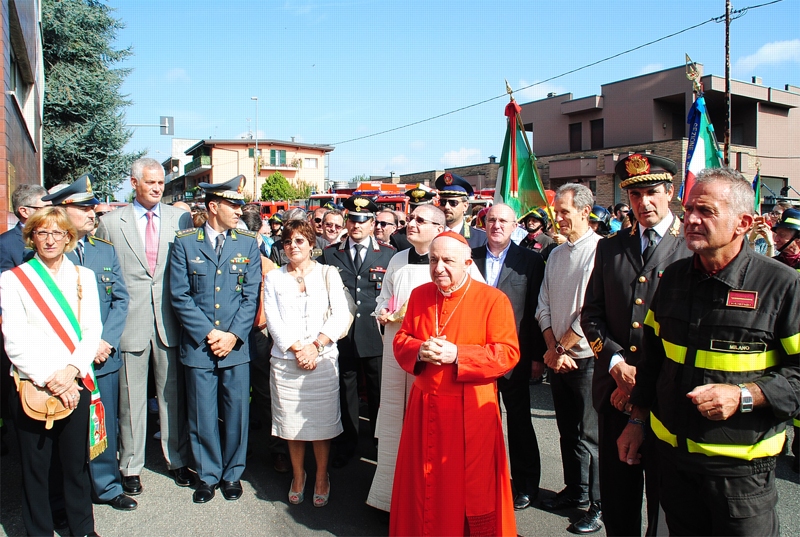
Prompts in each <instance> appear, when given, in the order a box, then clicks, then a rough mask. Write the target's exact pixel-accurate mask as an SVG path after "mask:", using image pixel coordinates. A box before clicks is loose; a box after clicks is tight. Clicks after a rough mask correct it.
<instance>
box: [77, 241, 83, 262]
mask: <svg viewBox="0 0 800 537" xmlns="http://www.w3.org/2000/svg"><path fill="white" fill-rule="evenodd" d="M78 261H79V262H80V264H81V265H83V241H78Z"/></svg>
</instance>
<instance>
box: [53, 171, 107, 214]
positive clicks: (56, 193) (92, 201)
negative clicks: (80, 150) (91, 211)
mask: <svg viewBox="0 0 800 537" xmlns="http://www.w3.org/2000/svg"><path fill="white" fill-rule="evenodd" d="M92 181H94V176H93V175H92V174H90V173H86V174H84V175H82V176H81V177H80V178H79V179H76V180H75V182H74V183H72V184H71V185H68V186H66V187H63V188H61V189H58V190H56V188H55V187H53V189H52V190H53V192H51V193H50V194H48V195H46V196H44V197H42V201H49V202H52V204H53V205H75V206H77V207H92V206H94V205H97V204H98V203H100V200H98V199H97V198H95V197H94V193H93V192H92Z"/></svg>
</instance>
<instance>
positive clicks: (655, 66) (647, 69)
mask: <svg viewBox="0 0 800 537" xmlns="http://www.w3.org/2000/svg"><path fill="white" fill-rule="evenodd" d="M663 69H664V64H662V63H648V64H647V65H644V66H642V68H641V69H639V73H638V74H637V76H638V75H648V74H650V73H655V72H656V71H662V70H663Z"/></svg>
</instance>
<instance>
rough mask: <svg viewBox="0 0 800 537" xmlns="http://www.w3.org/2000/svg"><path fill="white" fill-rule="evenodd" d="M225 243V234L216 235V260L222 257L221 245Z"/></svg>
mask: <svg viewBox="0 0 800 537" xmlns="http://www.w3.org/2000/svg"><path fill="white" fill-rule="evenodd" d="M223 244H225V235H217V247H216V248H215V249H214V251H215V252H217V260H219V258H220V257H222V245H223Z"/></svg>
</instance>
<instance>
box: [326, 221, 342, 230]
mask: <svg viewBox="0 0 800 537" xmlns="http://www.w3.org/2000/svg"><path fill="white" fill-rule="evenodd" d="M325 227H332V228H333V229H337V230H339V229H342V227H343V226H340V225H339V224H335V223H333V222H325Z"/></svg>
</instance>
